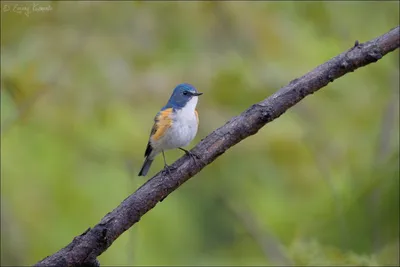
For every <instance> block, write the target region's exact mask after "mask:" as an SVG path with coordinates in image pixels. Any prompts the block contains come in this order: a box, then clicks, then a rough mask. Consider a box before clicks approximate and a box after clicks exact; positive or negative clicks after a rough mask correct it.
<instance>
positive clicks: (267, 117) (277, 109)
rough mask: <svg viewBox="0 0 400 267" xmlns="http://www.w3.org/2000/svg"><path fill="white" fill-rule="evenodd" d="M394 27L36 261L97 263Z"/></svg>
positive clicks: (268, 102)
mask: <svg viewBox="0 0 400 267" xmlns="http://www.w3.org/2000/svg"><path fill="white" fill-rule="evenodd" d="M399 30H400V28H399V26H398V27H396V28H394V29H392V30H391V31H389V32H387V33H385V34H384V35H382V36H379V37H377V38H375V39H373V40H371V41H368V42H366V43H361V44H360V43H358V41H356V43H355V45H354V47H352V48H351V49H349V50H348V51H345V52H343V53H342V54H340V55H338V56H336V57H334V58H332V59H331V60H329V61H327V62H326V63H324V64H322V65H320V66H318V67H316V68H315V69H313V70H312V71H310V72H309V73H307V74H305V75H304V76H302V77H301V78H298V79H294V80H293V81H291V82H290V83H289V84H288V85H286V86H285V87H283V88H281V89H280V90H279V91H277V92H276V93H274V94H273V95H272V96H270V97H268V98H267V99H265V100H263V101H261V102H259V103H257V104H254V105H252V106H251V107H250V108H248V109H247V110H245V111H244V112H243V113H242V114H240V115H239V116H237V117H233V118H232V119H231V120H229V121H228V122H227V123H226V124H225V125H224V126H222V127H220V128H218V129H217V130H215V131H214V132H212V133H211V134H209V135H208V136H207V137H206V138H205V139H203V140H202V141H201V142H200V143H199V144H198V145H197V146H196V147H194V148H193V149H192V152H193V153H195V154H197V155H199V157H200V159H201V160H198V161H197V162H196V164H193V159H192V158H190V157H189V156H187V155H185V156H183V157H181V158H180V159H178V160H177V161H176V162H175V163H174V164H173V165H172V167H173V170H172V171H171V173H170V174H169V175H164V173H163V172H159V173H158V174H157V175H155V176H154V177H153V178H151V179H150V180H148V181H147V182H146V183H145V184H144V185H142V186H141V187H140V188H139V189H138V190H136V192H134V193H133V194H132V195H130V196H129V197H128V198H126V199H125V200H124V201H123V202H122V203H121V204H120V205H119V206H118V207H116V208H115V209H114V210H113V211H112V212H110V213H108V214H107V215H106V216H104V218H103V219H102V220H101V221H100V223H98V224H97V225H96V226H95V227H94V228H92V229H91V228H89V229H88V230H86V231H85V232H84V233H83V234H81V235H80V236H77V237H75V238H74V239H73V241H72V242H71V243H70V244H69V245H67V246H66V247H64V248H62V249H61V250H59V251H58V252H56V253H55V254H53V255H51V256H48V257H47V258H45V259H43V260H42V261H40V262H38V263H37V264H36V266H80V265H90V266H98V265H99V262H98V261H97V259H96V258H97V256H99V255H100V254H102V253H103V252H104V251H105V250H106V249H107V248H108V247H109V246H111V244H112V243H113V242H114V241H115V240H116V239H117V238H118V237H119V236H120V235H121V234H122V233H123V232H125V231H126V230H128V229H129V228H130V227H131V226H132V225H134V224H135V223H136V222H138V221H139V220H140V218H141V217H142V216H143V215H144V214H145V213H146V212H148V211H149V210H151V209H152V208H153V207H154V206H155V205H156V204H157V203H158V202H159V201H161V200H163V199H164V198H165V197H166V196H168V195H169V194H170V193H172V192H173V191H174V190H175V189H177V188H178V187H179V186H180V185H181V184H183V183H184V182H186V181H187V180H188V179H190V178H191V177H193V176H194V175H195V174H196V173H198V172H199V171H200V170H201V169H203V168H204V167H205V166H207V165H208V164H210V163H211V162H213V161H214V160H215V159H216V158H218V157H219V156H220V155H221V154H223V153H224V152H225V151H226V150H228V149H229V148H230V147H232V146H234V145H235V144H237V143H239V142H240V141H242V140H243V139H245V138H247V137H249V136H251V135H253V134H255V133H257V132H258V130H260V128H261V127H263V126H264V125H265V124H266V123H268V122H271V121H272V120H274V119H276V118H278V117H279V116H281V115H282V114H283V113H284V112H285V111H286V110H288V109H289V108H290V107H292V106H294V105H295V104H296V103H298V102H299V101H300V100H301V99H303V98H304V97H306V96H307V95H309V94H312V93H314V92H315V91H317V90H319V89H321V88H322V87H324V86H326V85H327V84H328V83H329V82H333V81H334V80H335V79H337V78H339V77H341V76H343V75H345V74H347V73H349V72H352V71H354V70H356V69H358V68H360V67H363V66H365V65H368V64H370V63H373V62H376V61H378V60H379V59H381V58H382V57H383V56H384V55H386V54H387V53H389V52H391V51H394V50H396V49H397V48H399V46H400V38H399V37H400V33H399Z"/></svg>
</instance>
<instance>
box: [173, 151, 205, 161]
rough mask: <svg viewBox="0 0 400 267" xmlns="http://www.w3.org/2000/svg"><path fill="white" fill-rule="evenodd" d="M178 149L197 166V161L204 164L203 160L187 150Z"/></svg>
mask: <svg viewBox="0 0 400 267" xmlns="http://www.w3.org/2000/svg"><path fill="white" fill-rule="evenodd" d="M178 148H179V149H180V150H182V151H184V152H185V154H186V155H188V156H190V158H191V159H193V160H194V162H195V163H196V164H197V160H200V161H201V162H202V163H203V164H204V162H203V160H202V159H201V158H200V156H199V155H197V154H195V153H193V152H190V151H189V150H186V149H184V148H181V147H178ZM204 165H205V164H204Z"/></svg>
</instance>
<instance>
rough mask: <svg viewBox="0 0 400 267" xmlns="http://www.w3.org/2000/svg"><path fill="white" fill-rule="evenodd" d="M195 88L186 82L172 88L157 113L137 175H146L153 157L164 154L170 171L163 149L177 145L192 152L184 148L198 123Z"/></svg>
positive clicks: (195, 131)
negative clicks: (169, 95) (165, 102)
mask: <svg viewBox="0 0 400 267" xmlns="http://www.w3.org/2000/svg"><path fill="white" fill-rule="evenodd" d="M202 94H203V93H199V92H197V90H196V88H195V87H194V86H193V85H191V84H188V83H182V84H179V85H178V86H176V87H175V89H174V91H173V92H172V95H171V97H170V98H169V100H168V103H167V104H166V105H165V106H164V107H163V108H162V109H161V110H160V112H158V113H157V115H156V117H155V118H154V125H153V128H152V129H151V133H150V138H149V141H148V143H147V148H146V151H145V153H144V156H145V161H144V163H143V166H142V169H141V170H140V172H139V176H145V175H146V174H147V172H148V171H149V169H150V166H151V163H152V162H153V160H154V158H155V157H156V156H157V155H158V154H159V153H162V154H163V158H164V167H165V168H166V169H167V170H168V171H169V166H168V165H167V162H166V160H165V155H164V151H165V150H168V149H174V148H179V149H181V150H182V151H184V152H185V153H186V154H189V155H190V156H193V154H192V153H191V152H190V151H188V150H186V149H183V148H182V147H185V146H187V145H188V144H189V143H190V142H191V141H192V140H193V139H194V137H195V136H196V133H197V129H198V126H199V115H198V113H197V110H196V106H197V101H198V96H199V95H202Z"/></svg>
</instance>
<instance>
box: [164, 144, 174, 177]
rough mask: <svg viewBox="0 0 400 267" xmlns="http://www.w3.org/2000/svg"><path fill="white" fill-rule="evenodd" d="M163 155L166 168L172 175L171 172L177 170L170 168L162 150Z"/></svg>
mask: <svg viewBox="0 0 400 267" xmlns="http://www.w3.org/2000/svg"><path fill="white" fill-rule="evenodd" d="M162 155H163V158H164V168H165V170H166V171H167V172H168V174H169V175H171V170H172V169H175V168H172V167H171V166H169V165H168V164H167V161H166V160H165V155H164V150H162Z"/></svg>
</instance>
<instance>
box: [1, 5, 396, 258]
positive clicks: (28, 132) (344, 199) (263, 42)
mask: <svg viewBox="0 0 400 267" xmlns="http://www.w3.org/2000/svg"><path fill="white" fill-rule="evenodd" d="M1 5H2V11H1V16H2V27H1V33H2V39H1V60H2V62H1V63H2V69H1V74H2V76H1V78H2V79H1V82H2V84H1V264H2V265H29V264H34V263H35V262H37V261H38V260H40V259H42V258H43V257H45V256H47V255H49V254H52V253H54V252H56V251H57V250H58V249H60V248H62V247H63V246H65V245H66V244H68V243H69V242H70V241H71V240H72V238H73V237H74V236H76V235H79V234H81V233H82V232H83V231H84V230H85V229H87V228H88V227H91V226H94V225H95V224H96V223H97V222H99V220H100V219H101V218H102V217H103V216H104V215H105V214H106V213H107V212H109V211H111V210H112V209H113V208H114V207H116V206H117V205H118V204H119V203H120V202H121V201H122V200H124V199H125V198H126V197H127V196H128V195H129V194H131V193H132V192H134V191H135V189H137V188H138V187H139V186H140V185H141V184H143V183H144V182H145V181H146V179H148V178H149V177H151V176H152V175H154V174H155V173H157V172H158V171H159V170H161V169H162V166H163V163H162V157H158V158H157V160H156V162H155V164H153V166H152V168H151V170H150V172H149V176H148V177H146V178H143V177H137V173H138V171H139V169H140V167H141V164H142V163H143V154H144V150H145V147H146V143H147V139H148V136H149V132H150V129H151V127H152V123H153V118H154V115H155V114H156V112H157V111H158V110H159V109H160V108H161V107H162V106H163V105H164V104H165V103H166V101H167V99H168V97H169V96H170V93H171V91H172V90H173V88H174V87H175V85H176V84H178V83H181V82H189V83H192V84H193V85H195V86H196V87H197V88H198V90H199V91H201V92H204V95H203V96H202V97H201V98H200V101H199V105H198V110H199V113H200V129H199V132H198V135H197V137H196V140H195V141H194V142H193V143H192V144H191V146H190V147H189V148H191V147H192V146H193V145H195V143H197V142H198V141H199V140H201V139H202V138H204V137H205V136H207V134H209V133H210V132H211V131H213V130H214V129H216V128H217V127H219V126H221V125H223V124H224V123H225V122H226V121H227V120H229V119H230V118H231V117H233V116H236V115H238V114H239V113H240V112H242V111H243V110H244V109H245V108H247V107H249V106H251V105H252V104H253V103H256V102H258V101H261V100H262V99H264V98H266V97H267V96H269V95H271V94H272V93H273V92H275V91H276V90H278V89H279V88H280V87H282V86H284V85H286V84H287V83H289V82H290V81H291V80H292V79H294V78H298V77H300V76H301V75H303V74H305V73H306V72H308V71H310V70H311V69H313V68H314V67H316V66H317V65H319V64H321V63H323V62H325V61H327V60H328V59H330V58H332V57H334V56H336V55H337V54H339V53H341V52H343V51H345V50H346V49H348V48H350V47H351V46H353V44H354V42H355V40H356V39H357V40H359V41H360V42H365V41H367V40H369V39H372V38H375V37H377V36H379V35H381V34H383V33H385V32H387V31H388V30H390V29H391V28H393V27H395V26H397V25H398V23H399V3H398V2H396V1H393V2H297V3H295V2H247V3H244V2H146V3H144V2H137V1H135V2H129V1H125V2H97V3H95V2H68V1H63V2H36V5H37V6H36V7H35V8H33V6H32V5H33V4H32V3H29V2H20V3H17V2H2V3H1ZM6 5H7V6H6ZM15 5H17V8H15ZM21 7H25V10H23V8H22V9H21ZM38 7H42V8H41V9H40V10H41V11H39V9H38ZM48 7H50V9H51V10H46V8H48ZM26 9H29V10H28V11H27V10H26ZM21 10H22V11H21ZM18 11H21V12H20V13H19V12H18ZM29 11H31V12H29ZM398 57H399V53H398V51H396V52H394V53H391V54H389V55H387V56H386V57H384V58H383V59H382V60H380V61H379V62H377V63H376V64H372V65H369V66H367V67H365V68H362V69H360V70H357V71H356V72H355V73H350V74H348V75H346V76H344V77H342V78H341V79H339V80H337V81H335V82H334V83H332V84H329V85H328V86H327V87H326V88H324V89H323V90H321V91H320V92H318V93H316V94H314V95H312V96H309V97H307V98H306V99H305V100H303V101H302V102H301V103H299V104H298V105H296V106H295V107H294V108H292V109H290V110H289V111H288V112H286V113H285V114H284V115H283V116H281V117H280V118H279V119H277V120H276V121H273V122H272V123H270V124H268V125H267V126H266V127H265V128H263V129H262V130H261V131H260V132H258V133H257V134H256V135H255V136H252V137H250V138H248V139H246V140H245V141H243V142H241V143H239V144H238V145H236V146H234V147H233V148H232V149H230V150H229V151H228V152H226V153H225V154H224V155H222V156H221V157H220V158H218V159H217V160H216V161H215V162H213V163H212V164H211V165H209V166H207V167H206V168H205V169H204V170H203V171H202V172H201V173H199V174H198V175H196V177H194V178H193V179H191V180H190V181H189V182H187V183H186V184H184V185H183V186H182V187H181V188H179V189H178V190H177V191H175V192H174V193H173V194H172V195H170V196H169V197H168V198H167V199H166V200H164V201H163V202H162V203H159V204H158V205H157V206H156V207H155V208H154V209H153V210H151V211H150V212H149V213H148V214H146V215H145V216H144V217H143V218H142V220H141V221H140V222H139V223H138V224H136V225H135V226H134V227H133V228H131V229H130V230H128V231H127V232H125V233H124V234H123V235H122V236H121V237H120V238H119V239H117V241H116V242H115V243H114V244H113V245H112V246H111V247H110V248H109V249H108V250H107V251H106V252H105V253H104V254H103V255H101V256H100V257H99V260H100V262H101V264H102V265H156V264H159V265H278V264H279V265H285V264H295V265H323V264H341V265H346V264H349V265H350V264H353V265H355V264H358V265H374V264H375V265H376V264H392V265H394V264H396V263H398V261H399V256H398V249H399V165H398V161H399V100H398V97H399V95H398V94H399V64H398V63H399V62H398ZM166 156H167V160H168V162H169V163H172V162H173V161H175V160H176V159H177V158H179V157H180V156H182V153H181V151H179V150H178V151H169V152H167V154H166Z"/></svg>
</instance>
